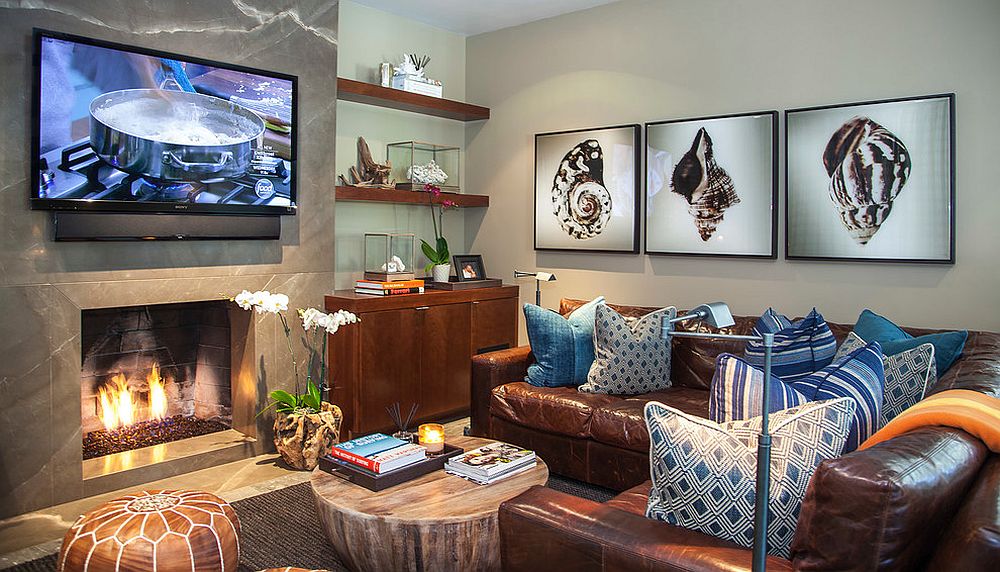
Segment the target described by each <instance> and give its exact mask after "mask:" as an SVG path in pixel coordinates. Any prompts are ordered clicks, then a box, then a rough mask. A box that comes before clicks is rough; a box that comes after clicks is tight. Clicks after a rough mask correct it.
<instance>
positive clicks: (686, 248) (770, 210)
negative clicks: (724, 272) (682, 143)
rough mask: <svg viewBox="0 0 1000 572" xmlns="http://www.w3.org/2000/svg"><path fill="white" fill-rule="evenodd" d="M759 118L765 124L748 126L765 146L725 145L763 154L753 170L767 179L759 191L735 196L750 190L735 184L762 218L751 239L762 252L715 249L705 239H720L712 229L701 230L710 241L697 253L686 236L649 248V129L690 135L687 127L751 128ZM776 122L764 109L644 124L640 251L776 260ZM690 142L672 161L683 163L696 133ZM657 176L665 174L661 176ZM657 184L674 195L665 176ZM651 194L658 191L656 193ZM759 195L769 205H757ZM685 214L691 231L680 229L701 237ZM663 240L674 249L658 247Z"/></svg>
mask: <svg viewBox="0 0 1000 572" xmlns="http://www.w3.org/2000/svg"><path fill="white" fill-rule="evenodd" d="M758 118H767V120H769V121H768V123H769V125H766V126H764V125H762V126H760V127H757V126H753V127H755V128H756V129H757V131H759V133H756V135H758V136H761V135H763V134H766V135H767V136H768V137H769V138H770V142H769V144H767V145H763V146H762V145H759V144H758V145H754V142H753V141H742V142H732V143H730V145H731V146H732V148H742V149H748V148H749V149H753V150H755V151H757V152H760V153H762V155H763V156H762V157H761V158H760V160H759V163H760V164H759V165H756V169H757V171H758V173H757V175H758V176H761V177H764V176H767V177H769V179H770V180H769V181H767V183H766V184H762V185H758V186H759V187H760V188H759V189H758V190H757V192H756V193H754V194H751V195H750V196H749V197H748V196H747V195H746V194H745V193H746V192H747V191H746V190H743V192H742V193H740V191H741V190H742V189H741V187H743V188H745V187H748V186H750V185H749V183H747V184H744V185H737V186H736V189H737V192H738V193H739V194H740V196H741V197H742V198H743V199H745V198H752V200H754V201H755V202H757V203H759V204H758V205H757V206H756V208H757V209H758V210H760V211H761V215H763V216H762V217H761V218H762V220H761V223H763V224H767V225H768V227H769V228H767V229H761V230H760V231H757V232H758V234H759V236H756V237H755V238H756V239H757V242H758V243H759V244H761V245H762V246H764V248H760V249H759V250H757V251H756V252H739V251H738V250H740V249H739V248H738V247H736V248H733V249H729V250H730V251H725V250H724V248H723V247H720V246H719V245H718V244H717V243H715V244H711V245H710V246H709V240H712V239H713V238H721V235H720V236H718V237H717V236H716V235H715V231H714V230H712V231H710V232H709V231H706V232H708V234H709V236H710V238H709V239H702V242H703V243H704V244H705V245H706V248H703V249H699V248H698V247H699V246H701V245H699V244H698V243H697V241H696V240H694V239H693V238H689V237H686V238H684V239H680V240H678V239H677V238H674V239H673V240H664V239H661V238H657V239H654V242H658V243H660V244H655V245H653V246H651V245H650V242H651V240H650V234H651V233H650V229H651V228H653V227H652V226H651V225H652V223H653V219H654V218H655V217H657V216H658V213H657V212H656V210H655V209H653V208H651V207H652V205H651V204H650V203H651V201H653V200H654V199H655V198H656V197H655V196H654V194H653V193H652V192H651V189H650V186H651V184H652V183H651V179H652V177H653V175H654V173H653V170H654V169H657V168H658V165H657V164H656V163H657V161H656V160H652V159H651V157H652V155H651V153H653V152H654V148H653V146H652V143H651V141H653V140H654V139H655V137H654V135H655V133H654V134H651V130H653V131H655V130H657V129H662V128H665V127H673V126H677V127H678V128H680V129H683V130H684V131H690V130H691V129H692V128H695V127H697V128H698V129H699V131H698V132H697V133H700V130H701V129H705V128H706V124H714V125H716V126H720V125H722V124H723V123H733V122H741V123H747V122H750V123H751V124H752V120H754V119H758ZM778 119H779V118H778V111H776V110H766V111H755V112H746V113H731V114H724V115H710V116H704V117H694V118H682V119H668V120H662V121H652V122H647V123H645V124H644V125H643V130H644V135H645V137H644V138H645V144H646V168H645V173H644V174H645V176H644V184H645V187H644V188H645V190H646V192H645V201H644V205H643V207H644V213H645V225H644V226H643V251H644V252H645V253H646V254H649V255H651V256H696V257H711V258H717V257H722V258H742V259H763V260H775V259H777V258H778V187H779V184H778ZM749 135H750V134H743V137H747V136H749ZM736 137H737V135H731V136H729V138H730V139H732V138H736ZM692 139H693V141H688V142H687V147H685V148H684V150H681V149H676V150H677V151H679V155H680V156H679V158H678V159H677V162H679V161H681V160H683V158H684V156H686V155H687V153H688V152H690V150H691V149H689V147H691V146H692V143H697V141H698V135H696V136H695V137H694V138H692ZM708 141H709V144H711V142H712V135H711V133H710V132H709V133H708ZM718 142H719V141H716V143H718ZM758 148H759V149H758ZM660 151H662V150H660ZM671 158H672V157H671ZM733 159H735V158H733ZM677 162H675V163H674V164H673V165H671V169H670V171H671V174H672V172H673V170H674V169H673V168H674V167H676V165H677ZM742 163H743V161H741V164H742ZM750 163H755V162H753V161H751V162H750ZM753 166H754V165H748V167H751V168H752V167H753ZM722 167H723V170H725V164H723V165H722ZM662 174H664V175H666V173H662ZM726 176H729V174H727V175H726ZM740 182H742V181H740ZM661 184H662V185H663V187H662V192H666V193H670V195H668V196H671V195H674V194H675V193H674V191H673V190H672V189H671V188H670V187H671V186H672V185H671V183H669V182H668V181H667V180H666V177H664V179H663V183H661ZM655 194H659V193H658V192H657V193H655ZM762 197H763V198H766V200H767V201H768V203H769V204H768V205H767V206H766V207H765V206H764V205H763V204H762V201H761V200H760V199H761V198H762ZM678 198H681V199H683V197H682V196H678ZM741 201H742V199H741ZM742 202H744V204H745V203H746V201H742ZM679 204H680V205H683V202H680V203H679ZM737 204H738V203H737ZM733 206H736V205H733ZM727 210H728V209H727ZM765 210H766V211H767V212H766V213H764V211H765ZM671 214H673V213H671ZM725 214H727V213H726V212H725V211H723V213H722V216H721V218H720V222H722V221H724V220H725ZM684 215H685V216H684V219H685V225H687V223H688V221H690V223H691V227H693V228H691V227H689V226H683V228H684V229H688V228H690V230H691V233H692V234H691V236H692V237H696V236H697V235H699V234H700V233H701V231H700V227H699V226H698V225H697V223H696V221H695V220H694V217H693V216H692V215H689V214H688V213H684ZM675 216H676V215H675ZM654 232H655V231H654ZM748 232H749V231H748ZM741 238H742V239H744V240H745V238H746V237H745V236H743V237H741V236H738V235H737V236H736V237H731V239H730V244H732V243H734V242H735V243H737V244H739V241H741ZM665 242H674V243H676V244H677V247H676V248H674V249H668V248H663V246H664V244H663V243H665ZM682 243H687V244H682Z"/></svg>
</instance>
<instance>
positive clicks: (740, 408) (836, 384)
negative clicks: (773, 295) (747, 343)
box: [708, 342, 885, 453]
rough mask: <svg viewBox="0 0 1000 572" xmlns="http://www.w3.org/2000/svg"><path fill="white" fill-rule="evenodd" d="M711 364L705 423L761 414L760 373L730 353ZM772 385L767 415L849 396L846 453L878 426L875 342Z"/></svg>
mask: <svg viewBox="0 0 1000 572" xmlns="http://www.w3.org/2000/svg"><path fill="white" fill-rule="evenodd" d="M715 363H716V368H715V376H714V377H713V378H712V385H711V387H710V388H709V398H708V417H709V419H711V420H712V421H715V422H716V423H725V422H728V421H736V420H741V419H749V418H751V417H756V416H758V415H760V414H761V413H762V411H761V406H760V405H761V394H762V392H763V384H764V372H762V371H761V370H759V369H757V368H756V367H754V366H752V364H749V363H747V362H746V361H745V360H742V359H740V358H738V357H736V356H734V355H732V354H720V355H719V357H718V358H717V359H716V362H715ZM770 384H771V385H770V387H771V391H770V396H769V397H770V400H769V401H770V403H769V406H768V411H769V412H771V413H773V412H775V411H781V410H783V409H787V408H789V407H794V406H797V405H801V404H803V403H806V402H809V401H821V400H823V399H832V398H835V397H850V398H851V399H852V400H853V401H854V402H855V404H856V407H855V410H854V418H853V421H852V424H851V433H850V435H849V436H848V437H847V444H846V445H845V446H844V452H845V453H846V452H849V451H853V450H854V449H856V448H857V447H858V445H860V444H861V443H863V442H864V441H865V440H866V439H868V437H871V435H872V433H874V432H875V431H877V430H878V429H880V428H881V422H880V419H881V415H882V399H883V390H884V387H885V368H884V366H883V364H882V349H881V348H880V347H879V345H878V342H872V343H870V344H868V345H866V346H865V347H862V348H858V349H857V350H855V351H853V352H851V353H849V354H847V355H845V356H844V357H843V358H842V359H840V360H837V361H836V362H834V363H832V364H830V365H828V366H827V367H825V368H823V369H821V370H820V371H817V372H815V373H812V374H810V375H807V376H805V377H803V378H800V379H797V380H795V381H789V380H788V379H781V378H778V377H776V376H773V375H772V376H771V379H770Z"/></svg>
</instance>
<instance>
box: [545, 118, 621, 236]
mask: <svg viewBox="0 0 1000 572" xmlns="http://www.w3.org/2000/svg"><path fill="white" fill-rule="evenodd" d="M638 140H639V126H638V125H626V126H621V127H608V128H603V129H586V130H575V131H561V132H556V133H543V134H538V135H536V136H535V161H536V163H535V248H537V249H545V250H592V251H602V252H638V248H639V241H638V235H639V232H638V227H639V221H638V216H637V211H638V208H637V207H636V205H637V203H638V197H639V183H638V178H637V177H636V175H635V169H636V164H637V163H638V156H637V150H638V142H639V141H638Z"/></svg>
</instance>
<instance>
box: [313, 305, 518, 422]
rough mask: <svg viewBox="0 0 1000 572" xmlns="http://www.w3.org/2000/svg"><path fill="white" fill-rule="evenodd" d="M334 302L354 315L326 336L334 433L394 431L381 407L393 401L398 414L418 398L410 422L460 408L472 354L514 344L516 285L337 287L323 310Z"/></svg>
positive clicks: (450, 414) (465, 402)
mask: <svg viewBox="0 0 1000 572" xmlns="http://www.w3.org/2000/svg"><path fill="white" fill-rule="evenodd" d="M340 309H345V310H349V311H351V312H354V313H355V314H357V315H358V317H359V318H361V322H360V323H359V324H357V325H353V326H348V327H346V328H342V329H341V330H340V331H339V332H337V333H336V334H335V335H333V336H331V337H330V340H329V344H330V345H329V359H330V365H331V367H330V375H331V380H330V381H331V384H332V385H333V391H332V393H331V401H332V402H333V403H336V404H337V405H339V406H340V408H341V410H343V412H344V424H343V429H342V430H341V438H342V439H344V438H353V437H355V436H358V435H364V434H367V433H371V432H374V431H389V432H391V431H393V430H395V428H394V426H393V425H392V421H391V420H390V419H389V416H388V415H387V414H386V411H385V408H386V406H388V405H389V404H391V403H393V402H396V401H398V402H399V404H400V409H402V410H403V415H404V416H405V415H406V413H408V412H409V409H410V404H412V403H419V404H420V409H419V410H418V411H417V415H416V421H415V422H414V423H413V427H415V426H416V425H417V424H418V423H421V422H425V421H440V420H445V419H450V418H455V417H460V416H463V415H467V414H468V412H469V405H470V403H469V385H470V381H471V372H472V361H471V360H472V356H473V355H475V354H479V353H483V352H487V351H493V350H496V349H502V348H508V347H513V346H514V345H516V344H517V316H518V288H517V286H506V285H505V286H499V287H496V288H479V289H475V290H461V291H445V290H428V291H427V292H426V293H424V294H409V295H403V296H387V297H379V296H368V295H364V294H355V293H354V292H353V291H350V290H344V291H340V290H338V291H336V292H334V294H333V295H332V296H327V297H326V311H327V312H333V311H336V310H340ZM413 427H411V429H412V428H413Z"/></svg>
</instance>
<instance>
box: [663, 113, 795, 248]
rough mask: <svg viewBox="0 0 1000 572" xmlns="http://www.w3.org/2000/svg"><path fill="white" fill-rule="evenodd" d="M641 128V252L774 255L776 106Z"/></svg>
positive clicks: (670, 121) (775, 236)
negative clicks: (643, 196) (643, 228)
mask: <svg viewBox="0 0 1000 572" xmlns="http://www.w3.org/2000/svg"><path fill="white" fill-rule="evenodd" d="M645 128H646V232H645V250H646V254H669V255H695V256H732V257H742V258H771V259H773V258H777V256H778V248H777V243H778V229H777V226H778V112H777V111H761V112H757V113H741V114H736V115H718V116H712V117H700V118H696V119H674V120H669V121H657V122H654V123H646V125H645Z"/></svg>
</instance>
